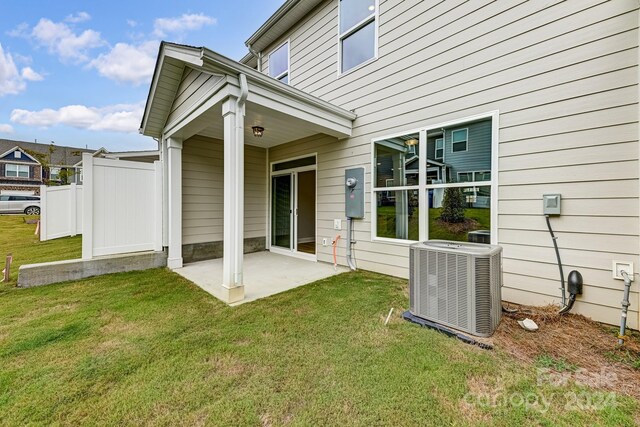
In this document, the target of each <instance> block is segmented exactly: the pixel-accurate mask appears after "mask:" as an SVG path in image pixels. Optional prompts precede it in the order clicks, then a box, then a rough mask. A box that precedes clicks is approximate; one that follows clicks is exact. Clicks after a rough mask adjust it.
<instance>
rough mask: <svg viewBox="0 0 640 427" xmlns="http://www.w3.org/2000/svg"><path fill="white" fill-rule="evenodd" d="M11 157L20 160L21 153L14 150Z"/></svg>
mask: <svg viewBox="0 0 640 427" xmlns="http://www.w3.org/2000/svg"><path fill="white" fill-rule="evenodd" d="M13 157H15V158H16V159H21V158H22V151H20V150H16V151H14V152H13Z"/></svg>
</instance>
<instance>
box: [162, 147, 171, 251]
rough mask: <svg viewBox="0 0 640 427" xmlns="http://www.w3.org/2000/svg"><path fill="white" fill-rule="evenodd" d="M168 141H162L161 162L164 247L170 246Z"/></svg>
mask: <svg viewBox="0 0 640 427" xmlns="http://www.w3.org/2000/svg"><path fill="white" fill-rule="evenodd" d="M167 145H168V141H167V139H166V138H164V137H162V139H161V140H160V146H161V149H160V160H161V161H162V246H164V247H168V246H169V209H168V208H169V158H168V157H169V152H168V150H169V148H168V147H167Z"/></svg>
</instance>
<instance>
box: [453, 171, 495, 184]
mask: <svg viewBox="0 0 640 427" xmlns="http://www.w3.org/2000/svg"><path fill="white" fill-rule="evenodd" d="M487 172H488V173H491V171H490V170H473V171H461V172H457V175H458V182H460V174H461V173H470V174H471V178H473V181H465V182H466V183H469V184H473V183H475V182H488V181H476V180H475V179H476V174H477V173H487Z"/></svg>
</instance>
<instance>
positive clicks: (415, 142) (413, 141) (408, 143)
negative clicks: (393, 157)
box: [404, 138, 419, 146]
mask: <svg viewBox="0 0 640 427" xmlns="http://www.w3.org/2000/svg"><path fill="white" fill-rule="evenodd" d="M418 142H419V141H418V140H417V139H415V138H411V139H407V140H406V141H405V142H404V143H405V144H407V145H408V146H412V145H418Z"/></svg>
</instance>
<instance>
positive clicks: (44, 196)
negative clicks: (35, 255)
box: [40, 184, 82, 241]
mask: <svg viewBox="0 0 640 427" xmlns="http://www.w3.org/2000/svg"><path fill="white" fill-rule="evenodd" d="M76 234H82V186H78V185H76V184H71V185H65V186H61V187H47V186H44V185H42V186H41V187H40V240H41V241H45V240H51V239H57V238H59V237H67V236H75V235H76Z"/></svg>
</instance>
